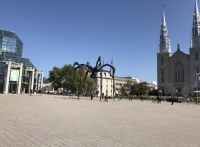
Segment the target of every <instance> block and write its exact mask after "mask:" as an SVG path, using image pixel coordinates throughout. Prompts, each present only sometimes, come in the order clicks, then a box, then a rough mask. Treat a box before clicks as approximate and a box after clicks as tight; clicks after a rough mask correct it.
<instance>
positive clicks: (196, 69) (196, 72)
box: [195, 66, 199, 81]
mask: <svg viewBox="0 0 200 147" xmlns="http://www.w3.org/2000/svg"><path fill="white" fill-rule="evenodd" d="M198 73H199V67H198V66H196V67H195V77H196V78H195V79H196V81H197V80H198V77H197V74H198Z"/></svg>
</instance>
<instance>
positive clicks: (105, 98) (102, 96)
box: [99, 93, 108, 102]
mask: <svg viewBox="0 0 200 147" xmlns="http://www.w3.org/2000/svg"><path fill="white" fill-rule="evenodd" d="M101 99H102V100H103V99H104V101H105V102H108V95H107V94H106V95H104V93H102V94H101V96H100V100H99V101H101Z"/></svg>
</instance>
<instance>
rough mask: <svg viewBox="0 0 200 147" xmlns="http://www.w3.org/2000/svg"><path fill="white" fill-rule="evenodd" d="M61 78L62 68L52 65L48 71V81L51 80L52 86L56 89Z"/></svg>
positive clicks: (59, 85) (59, 84)
mask: <svg viewBox="0 0 200 147" xmlns="http://www.w3.org/2000/svg"><path fill="white" fill-rule="evenodd" d="M61 79H62V69H61V68H59V67H56V66H54V67H53V69H52V70H50V71H49V81H50V82H52V87H54V88H55V90H58V88H59V87H61Z"/></svg>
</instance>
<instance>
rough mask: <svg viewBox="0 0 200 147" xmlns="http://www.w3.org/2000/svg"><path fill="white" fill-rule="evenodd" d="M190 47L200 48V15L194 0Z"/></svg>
mask: <svg viewBox="0 0 200 147" xmlns="http://www.w3.org/2000/svg"><path fill="white" fill-rule="evenodd" d="M191 37H192V47H197V46H200V15H199V10H198V4H197V0H195V5H194V14H193V26H192V36H191Z"/></svg>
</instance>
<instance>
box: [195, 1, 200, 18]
mask: <svg viewBox="0 0 200 147" xmlns="http://www.w3.org/2000/svg"><path fill="white" fill-rule="evenodd" d="M194 7H195V8H194V14H196V15H197V14H199V10H198V4H197V0H196V1H195V6H194Z"/></svg>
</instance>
